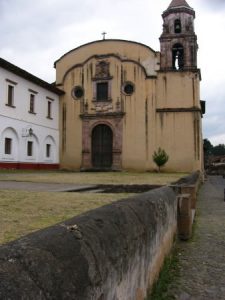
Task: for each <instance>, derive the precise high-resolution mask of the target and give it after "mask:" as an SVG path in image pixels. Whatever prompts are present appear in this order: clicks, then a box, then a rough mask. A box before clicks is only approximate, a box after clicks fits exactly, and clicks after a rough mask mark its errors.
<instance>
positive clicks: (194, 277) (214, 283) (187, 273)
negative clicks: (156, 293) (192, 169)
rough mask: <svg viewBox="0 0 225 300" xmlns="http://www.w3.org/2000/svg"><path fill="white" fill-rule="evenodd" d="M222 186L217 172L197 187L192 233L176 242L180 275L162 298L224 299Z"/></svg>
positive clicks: (224, 204)
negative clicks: (187, 239)
mask: <svg viewBox="0 0 225 300" xmlns="http://www.w3.org/2000/svg"><path fill="white" fill-rule="evenodd" d="M224 188H225V180H224V179H223V178H222V177H220V176H211V177H208V178H207V181H206V182H205V183H204V185H203V186H202V187H201V189H200V192H199V195H198V202H197V216H196V225H195V231H194V236H193V239H192V240H191V241H189V242H178V244H177V248H178V251H179V252H178V257H179V267H180V271H179V272H180V276H179V278H178V279H177V280H175V281H174V282H173V283H172V284H171V285H170V286H169V290H168V297H167V298H165V299H171V298H170V297H169V295H170V296H171V295H172V298H174V299H178V300H189V299H191V300H203V299H204V300H214V299H215V300H219V299H225V202H224Z"/></svg>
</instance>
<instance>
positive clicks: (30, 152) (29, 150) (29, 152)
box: [27, 141, 33, 156]
mask: <svg viewBox="0 0 225 300" xmlns="http://www.w3.org/2000/svg"><path fill="white" fill-rule="evenodd" d="M27 156H33V142H31V141H28V142H27Z"/></svg>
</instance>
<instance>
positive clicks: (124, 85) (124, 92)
mask: <svg viewBox="0 0 225 300" xmlns="http://www.w3.org/2000/svg"><path fill="white" fill-rule="evenodd" d="M127 85H132V87H133V91H132V93H126V91H125V88H126V86H127ZM122 93H123V94H124V95H126V96H132V95H133V94H134V93H135V84H134V83H133V82H132V81H126V82H124V83H123V85H122Z"/></svg>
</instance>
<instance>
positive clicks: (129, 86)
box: [123, 82, 134, 95]
mask: <svg viewBox="0 0 225 300" xmlns="http://www.w3.org/2000/svg"><path fill="white" fill-rule="evenodd" d="M123 92H124V93H125V94H126V95H132V94H133V92H134V84H133V83H132V82H127V83H125V84H124V86H123Z"/></svg>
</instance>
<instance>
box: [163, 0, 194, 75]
mask: <svg viewBox="0 0 225 300" xmlns="http://www.w3.org/2000/svg"><path fill="white" fill-rule="evenodd" d="M162 18H163V33H162V35H161V36H160V39H159V40H160V48H161V49H160V52H161V63H160V69H161V70H163V71H164V70H165V71H166V70H178V71H181V70H196V69H197V50H198V44H197V36H196V34H195V31H194V19H195V11H194V10H193V8H191V7H190V6H189V5H188V3H187V2H186V1H185V0H172V2H171V3H170V5H169V7H168V8H167V10H165V11H164V12H163V14H162Z"/></svg>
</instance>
